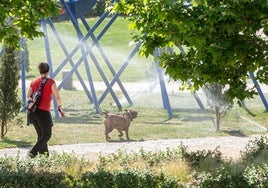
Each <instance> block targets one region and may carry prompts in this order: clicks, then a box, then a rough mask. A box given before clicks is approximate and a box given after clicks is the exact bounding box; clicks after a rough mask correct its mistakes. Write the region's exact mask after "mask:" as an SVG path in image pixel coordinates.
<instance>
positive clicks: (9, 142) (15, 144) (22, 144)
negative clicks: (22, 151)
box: [1, 138, 32, 148]
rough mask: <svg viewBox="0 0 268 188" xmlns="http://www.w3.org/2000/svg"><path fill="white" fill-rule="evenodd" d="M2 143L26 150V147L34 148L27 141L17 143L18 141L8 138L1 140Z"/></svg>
mask: <svg viewBox="0 0 268 188" xmlns="http://www.w3.org/2000/svg"><path fill="white" fill-rule="evenodd" d="M1 142H3V143H5V144H7V145H9V146H16V147H18V148H24V147H30V146H32V143H31V142H25V141H21V140H20V141H17V140H10V139H8V138H4V139H3V140H1Z"/></svg>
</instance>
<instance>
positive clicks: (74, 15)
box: [41, 0, 173, 117]
mask: <svg viewBox="0 0 268 188" xmlns="http://www.w3.org/2000/svg"><path fill="white" fill-rule="evenodd" d="M96 2H97V1H96V0H76V1H75V0H69V2H66V1H64V0H61V4H62V6H63V7H64V9H65V10H66V14H67V15H68V18H69V19H70V21H71V22H72V24H73V26H74V28H75V30H76V32H77V38H78V43H77V44H76V45H74V47H73V49H72V50H71V51H70V52H69V51H68V50H67V48H66V47H65V45H64V41H63V40H62V39H61V37H60V34H59V33H58V32H57V30H56V28H55V26H54V24H53V22H52V20H51V19H47V20H45V19H43V20H42V22H41V24H42V28H43V30H44V33H45V46H46V56H47V62H48V63H49V64H50V66H51V67H52V58H51V55H50V43H49V40H48V39H49V36H48V35H47V26H50V28H51V30H52V32H53V33H54V35H55V36H56V39H57V41H58V43H59V45H60V47H61V49H62V50H63V52H64V54H65V56H66V58H65V59H64V60H63V61H62V62H61V63H60V65H59V66H58V67H57V68H56V69H55V71H53V70H52V71H51V75H50V76H51V77H55V76H56V75H57V74H59V72H60V71H61V70H62V68H63V67H64V66H65V65H66V64H67V63H70V65H71V67H72V68H71V70H70V71H69V72H68V74H67V75H66V76H65V77H64V78H63V79H62V82H61V83H60V84H59V86H58V89H61V88H62V87H63V84H64V82H65V81H66V80H67V79H68V78H69V77H70V76H71V75H72V74H73V73H75V74H76V76H77V78H78V80H79V82H80V83H81V85H82V87H83V89H84V91H85V92H86V94H87V97H88V99H89V100H90V101H91V102H92V103H93V104H94V107H95V109H96V112H97V106H98V105H99V104H100V103H102V102H103V100H104V99H105V97H106V96H107V94H108V93H110V94H111V96H112V98H113V100H114V102H115V104H116V105H117V107H118V108H119V110H122V105H121V103H120V101H119V99H118V97H117V96H116V93H115V92H114V91H113V89H112V87H113V85H114V84H115V83H117V85H118V86H119V88H120V90H121V92H122V93H123V95H124V97H125V98H126V99H127V101H128V103H129V105H133V102H132V100H131V98H130V97H129V95H128V93H127V91H126V89H125V88H124V86H123V84H122V83H121V81H120V79H119V78H120V76H121V74H122V73H123V72H124V70H125V69H126V68H127V66H128V65H129V63H130V61H131V59H132V58H133V56H134V55H135V54H136V52H137V51H138V49H139V48H140V46H141V43H138V44H137V45H136V46H135V47H134V48H133V49H132V51H131V52H130V54H129V56H128V57H127V59H126V60H125V61H124V62H123V65H122V66H121V68H120V69H119V71H118V72H116V71H115V70H114V68H113V66H112V64H111V62H110V61H109V59H108V57H107V56H106V54H105V52H104V50H103V49H102V47H101V45H100V43H99V41H100V40H101V38H102V37H103V36H104V34H105V33H106V32H107V30H108V29H109V28H110V27H111V25H112V24H113V23H114V21H115V20H116V18H117V17H118V14H115V15H113V16H112V17H111V18H110V19H109V22H108V23H107V24H106V25H105V27H104V28H103V29H102V30H101V32H100V33H99V34H98V35H95V33H94V32H95V31H96V29H97V28H98V27H99V26H100V24H102V23H103V21H104V20H105V18H107V16H109V13H108V12H105V13H103V15H102V16H101V17H100V18H99V19H98V21H97V22H96V23H95V24H94V25H93V26H92V27H90V26H89V25H88V23H87V21H86V19H85V17H84V13H85V12H87V11H89V10H90V9H91V8H92V7H93V6H94V5H95V4H96ZM78 19H81V21H82V24H83V26H84V27H85V28H86V33H83V32H82V30H81V28H80V26H79V24H78ZM88 39H90V40H91V42H90V43H89V42H88ZM94 48H96V49H97V50H98V52H99V53H100V55H101V57H102V59H103V60H104V62H105V64H106V65H107V67H108V68H109V71H110V72H111V74H112V75H113V79H112V80H111V81H110V82H109V80H108V79H107V77H106V75H105V74H104V72H103V70H102V69H101V67H100V64H99V62H98V60H97V58H96V56H95V54H94V53H93V49H94ZM78 51H81V54H82V55H81V57H80V59H79V60H78V61H73V60H72V58H73V56H74V55H75V54H76V53H77V52H78ZM88 58H90V60H91V62H92V63H93V64H94V66H95V67H96V68H97V70H98V72H99V74H100V75H101V78H102V80H103V81H104V83H105V85H106V89H105V91H104V92H103V93H102V95H101V96H100V98H99V99H98V98H97V95H96V92H95V88H94V84H93V79H92V76H91V67H90V66H89V62H88ZM82 63H83V64H84V67H85V70H86V73H87V79H88V83H89V88H90V89H88V87H87V85H86V83H85V82H84V80H83V78H82V77H81V75H80V73H79V71H78V70H77V68H78V67H79V66H80V65H81V64H82ZM156 63H157V62H156ZM158 73H159V79H160V86H161V92H162V99H163V104H164V108H166V109H167V110H168V113H169V117H172V116H173V115H172V110H171V107H170V103H169V100H168V95H167V92H166V88H165V85H164V84H165V83H164V81H163V79H161V75H162V74H160V72H158ZM55 105H56V103H55V100H54V109H56V106H55ZM55 113H56V114H55V115H56V117H58V112H57V111H55Z"/></svg>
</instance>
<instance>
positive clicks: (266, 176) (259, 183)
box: [243, 164, 268, 187]
mask: <svg viewBox="0 0 268 188" xmlns="http://www.w3.org/2000/svg"><path fill="white" fill-rule="evenodd" d="M243 176H244V179H246V181H247V182H248V185H249V186H250V187H267V185H268V165H267V164H261V165H258V166H254V165H251V166H248V167H246V169H245V171H244V174H243Z"/></svg>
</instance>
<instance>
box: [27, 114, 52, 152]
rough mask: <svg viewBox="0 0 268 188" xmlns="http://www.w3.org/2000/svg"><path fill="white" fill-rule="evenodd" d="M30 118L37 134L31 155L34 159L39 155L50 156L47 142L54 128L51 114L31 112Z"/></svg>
mask: <svg viewBox="0 0 268 188" xmlns="http://www.w3.org/2000/svg"><path fill="white" fill-rule="evenodd" d="M29 116H30V123H31V124H33V125H34V128H35V131H36V133H37V141H36V144H35V145H34V146H33V148H32V150H31V151H30V154H31V155H32V157H35V156H36V155H38V154H46V155H49V152H48V145H47V142H48V141H49V139H50V138H51V135H52V126H53V122H52V117H51V114H50V112H48V111H44V110H39V109H37V110H36V112H30V114H29Z"/></svg>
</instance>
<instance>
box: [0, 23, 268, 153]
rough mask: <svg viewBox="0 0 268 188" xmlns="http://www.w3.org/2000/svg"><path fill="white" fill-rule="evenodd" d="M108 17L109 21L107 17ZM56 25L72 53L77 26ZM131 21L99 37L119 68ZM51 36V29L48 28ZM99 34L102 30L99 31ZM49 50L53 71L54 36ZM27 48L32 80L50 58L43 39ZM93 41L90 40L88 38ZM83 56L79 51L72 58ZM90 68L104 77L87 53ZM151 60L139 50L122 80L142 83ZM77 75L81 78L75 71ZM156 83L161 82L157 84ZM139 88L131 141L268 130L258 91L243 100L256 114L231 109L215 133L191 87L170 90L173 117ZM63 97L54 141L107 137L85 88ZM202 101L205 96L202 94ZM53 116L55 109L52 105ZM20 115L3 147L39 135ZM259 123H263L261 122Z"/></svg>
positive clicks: (107, 104)
mask: <svg viewBox="0 0 268 188" xmlns="http://www.w3.org/2000/svg"><path fill="white" fill-rule="evenodd" d="M88 21H89V22H90V25H93V24H94V23H95V22H96V19H90V20H88ZM107 21H108V20H106V22H107ZM55 27H56V28H57V29H58V31H59V32H60V34H61V36H62V37H63V39H64V44H65V46H66V48H68V51H69V52H70V51H71V50H72V48H73V47H74V46H75V45H76V44H77V37H76V33H75V32H74V29H73V27H72V25H71V23H69V22H63V23H56V24H55ZM127 27H128V21H127V20H125V19H123V18H119V19H118V20H117V21H116V22H115V23H114V24H113V25H112V27H111V29H110V30H109V31H107V33H106V34H105V36H104V37H103V38H102V39H101V40H100V44H101V46H102V49H103V50H104V51H105V54H106V55H107V57H108V58H109V61H110V63H111V64H112V66H113V67H114V69H115V71H118V70H119V68H120V67H121V66H122V65H123V63H124V61H125V59H126V58H127V56H128V55H129V53H130V51H131V49H132V48H133V46H132V47H130V46H129V42H130V41H131V35H130V31H129V30H128V28H127ZM49 34H50V35H51V31H50V33H49ZM96 35H98V32H96ZM50 39H51V40H50V42H51V43H50V44H51V53H52V58H53V70H55V69H56V68H57V67H58V66H59V65H60V63H61V62H62V61H63V59H64V58H65V56H64V54H63V52H62V50H60V49H59V48H58V44H57V43H56V42H55V41H56V40H55V39H54V38H53V35H51V38H50ZM27 44H28V48H29V51H30V57H29V58H30V68H31V71H30V72H29V73H27V79H32V78H33V77H35V76H37V75H38V73H37V69H36V66H37V64H38V63H39V62H40V61H46V57H45V47H44V41H43V39H42V38H37V39H35V40H34V41H28V42H27ZM89 44H90V41H89ZM94 54H96V58H97V59H98V60H99V63H100V66H101V67H102V70H103V71H104V72H105V75H106V77H107V79H108V80H109V81H111V79H112V78H113V76H112V74H111V72H110V71H109V69H108V68H107V66H106V64H105V62H104V61H103V60H102V58H101V56H100V54H99V52H98V50H97V49H95V48H94ZM80 56H81V52H80V51H78V52H77V54H76V55H75V57H74V58H73V62H74V63H76V62H77V59H79V57H80ZM88 62H89V67H90V71H91V74H92V78H93V80H94V81H102V79H101V77H100V74H99V73H98V71H97V70H96V66H95V65H94V63H92V58H88ZM152 62H153V60H152V59H151V58H149V59H145V58H140V57H138V56H137V55H136V56H135V57H134V59H133V60H132V61H131V62H130V64H129V65H128V67H127V68H126V70H125V72H124V73H123V74H122V75H121V77H120V80H121V81H122V83H123V84H124V83H125V82H144V81H148V79H149V78H148V75H147V74H146V73H147V72H148V71H150V70H151V68H152ZM70 68H71V67H70V63H67V65H66V67H64V68H63V69H70ZM78 70H79V73H80V74H81V76H82V77H83V79H84V80H87V75H86V72H85V67H84V64H81V65H80V66H79V67H78ZM151 74H152V76H151V77H150V79H153V80H150V81H151V82H152V83H153V82H157V81H158V77H157V76H155V75H156V72H155V71H151ZM61 76H62V75H61V74H58V75H57V76H56V78H55V79H56V80H58V81H60V80H61V79H62V77H61ZM73 79H74V80H77V77H76V75H73ZM156 87H159V85H157V86H156ZM138 89H140V90H138V91H140V92H136V93H135V92H134V93H132V92H129V95H130V96H131V99H132V100H133V103H134V106H131V107H130V106H129V105H128V104H123V107H124V108H125V109H128V108H134V109H136V110H137V111H138V112H139V116H138V118H136V119H135V120H134V121H133V122H132V125H131V128H130V138H131V139H132V140H149V139H169V138H192V137H207V136H226V135H237V136H243V135H249V134H260V133H264V132H267V131H265V130H264V129H265V128H268V124H267V112H265V110H264V109H265V108H264V106H263V104H262V102H261V101H260V98H259V97H258V96H256V97H255V98H254V99H252V100H249V101H245V102H246V104H247V106H248V108H249V109H250V110H251V111H252V112H253V113H254V114H256V116H255V117H253V116H251V115H249V114H248V113H247V112H246V111H245V110H243V109H241V108H239V107H238V106H237V105H235V107H234V108H233V109H232V111H231V112H230V113H229V114H228V115H227V116H225V117H224V118H223V120H222V123H221V131H220V132H217V133H216V132H215V129H214V127H213V121H212V119H213V118H214V114H213V113H211V112H209V111H207V110H201V109H200V108H199V106H198V105H197V103H196V101H195V99H194V97H193V96H192V95H191V94H190V93H187V92H180V91H179V89H178V90H174V91H172V93H169V100H170V103H171V107H172V111H173V116H174V117H173V118H172V119H169V116H168V113H167V111H166V110H165V109H163V105H162V103H163V102H162V98H161V93H159V92H154V91H153V90H150V89H149V90H148V89H147V90H142V88H138ZM60 94H61V96H62V101H63V110H64V111H65V113H66V116H67V117H65V118H59V119H54V122H55V125H54V128H53V136H52V138H51V140H50V142H49V144H50V145H53V144H74V143H88V142H105V138H104V134H103V132H104V126H103V123H102V121H103V117H101V116H100V115H99V114H96V113H95V110H94V106H93V104H92V103H91V102H90V101H89V99H88V98H87V96H86V94H85V92H84V91H78V90H73V91H67V90H64V89H62V90H60ZM101 94H102V92H99V91H98V92H97V97H98V98H99V97H100V96H101ZM116 95H117V97H118V98H119V99H123V98H124V97H123V94H122V93H121V92H116ZM266 97H267V95H266ZM202 102H203V103H204V105H205V104H206V101H205V100H204V99H203V100H202ZM101 108H102V109H103V110H107V111H109V112H118V108H117V107H116V106H115V105H114V100H113V99H112V97H111V96H110V94H108V95H107V97H106V98H105V99H104V101H103V103H102V104H101ZM52 114H53V117H54V113H53V110H52ZM19 118H20V121H21V122H14V123H13V124H10V126H9V130H8V134H7V136H6V138H5V139H4V140H1V141H0V148H5V147H18V146H19V147H20V146H30V145H32V144H33V143H34V142H35V140H36V134H35V132H34V128H33V126H26V125H25V124H26V123H25V122H26V114H25V113H20V114H19ZM259 125H260V126H259ZM111 137H112V139H113V140H118V137H117V132H116V131H113V132H112V133H111Z"/></svg>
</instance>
